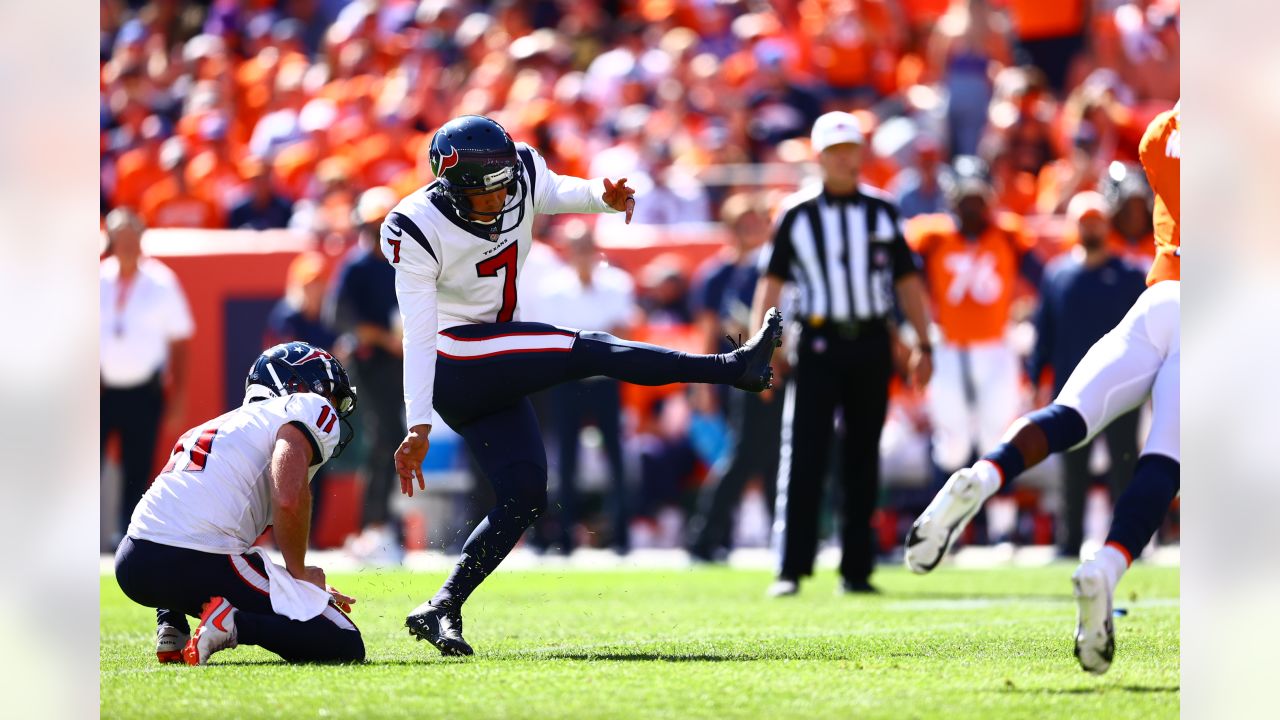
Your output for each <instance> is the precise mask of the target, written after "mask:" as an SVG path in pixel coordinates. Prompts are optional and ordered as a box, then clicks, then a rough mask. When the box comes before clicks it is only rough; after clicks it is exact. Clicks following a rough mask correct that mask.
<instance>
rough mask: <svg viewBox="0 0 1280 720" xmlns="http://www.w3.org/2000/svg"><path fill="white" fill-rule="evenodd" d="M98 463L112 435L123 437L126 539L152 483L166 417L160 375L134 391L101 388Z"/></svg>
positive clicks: (122, 529) (121, 528) (121, 514)
mask: <svg viewBox="0 0 1280 720" xmlns="http://www.w3.org/2000/svg"><path fill="white" fill-rule="evenodd" d="M98 409H99V411H100V412H101V419H100V422H99V435H98V440H99V445H98V453H99V460H101V455H102V454H103V453H105V451H106V448H107V440H108V439H109V438H110V437H111V435H112V434H113V433H114V434H118V435H119V436H120V466H121V475H122V482H121V489H120V510H119V516H118V518H119V519H118V522H119V523H120V524H119V526H118V527H117V528H116V532H117V533H118V536H122V535H124V532H125V530H126V529H127V528H128V527H129V520H130V518H132V517H133V509H134V507H135V506H137V504H138V501H139V500H141V499H142V494H143V493H145V492H146V491H147V485H149V484H150V483H151V478H152V474H151V471H152V463H153V462H154V461H155V456H156V437H157V435H158V434H159V432H160V417H161V415H162V414H163V413H164V387H163V382H162V381H161V379H160V373H156V374H155V376H153V377H152V378H151V379H150V380H148V381H147V382H145V383H143V384H141V385H137V386H135V387H124V388H113V387H108V386H106V385H103V386H102V391H101V394H100V396H99V406H98ZM174 439H175V440H176V439H177V438H174Z"/></svg>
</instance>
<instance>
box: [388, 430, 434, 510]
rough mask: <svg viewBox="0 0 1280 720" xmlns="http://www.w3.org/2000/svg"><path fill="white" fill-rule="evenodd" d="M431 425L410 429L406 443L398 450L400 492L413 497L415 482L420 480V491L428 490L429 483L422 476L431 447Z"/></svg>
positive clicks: (397, 462) (397, 466) (405, 439)
mask: <svg viewBox="0 0 1280 720" xmlns="http://www.w3.org/2000/svg"><path fill="white" fill-rule="evenodd" d="M430 434H431V426H430V425H414V426H413V427H411V428H409V434H408V435H405V437H404V442H402V443H400V448H399V449H398V450H396V473H397V474H398V475H399V476H400V492H402V493H404V494H405V495H408V496H409V497H413V481H414V478H417V480H418V489H419V490H426V489H427V481H426V479H425V478H424V477H423V476H422V461H423V460H426V458H427V450H428V449H429V448H430V447H431V440H430V439H429V438H428V436H429V435H430Z"/></svg>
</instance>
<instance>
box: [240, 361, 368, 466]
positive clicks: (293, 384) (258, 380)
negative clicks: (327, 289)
mask: <svg viewBox="0 0 1280 720" xmlns="http://www.w3.org/2000/svg"><path fill="white" fill-rule="evenodd" d="M297 392H313V393H315V394H317V395H321V396H323V397H326V398H328V399H329V400H330V401H331V402H332V403H333V405H334V409H335V410H337V411H338V418H339V420H340V421H341V423H342V426H341V430H340V431H339V433H338V445H337V447H335V448H334V449H333V455H331V456H330V459H332V458H336V457H338V456H339V455H341V454H342V451H343V449H345V448H346V447H347V444H348V443H350V442H351V439H352V438H353V437H354V436H355V430H354V429H353V428H352V427H351V423H350V422H348V421H347V416H348V415H350V414H351V413H352V412H353V411H354V410H355V409H356V388H355V386H353V385H352V384H351V378H349V377H348V376H347V371H346V369H345V368H343V367H342V363H340V362H338V359H337V358H335V357H334V356H332V355H330V354H329V353H328V352H327V351H325V350H322V349H320V348H318V347H316V346H314V345H310V344H308V343H304V342H288V343H282V344H280V345H276V346H275V347H271V348H267V349H266V350H264V351H263V352H262V354H261V355H259V356H258V358H257V359H256V360H254V361H253V365H252V366H250V368H249V374H248V375H247V376H246V377H245V379H244V404H245V405H248V404H249V403H251V402H257V401H259V400H265V399H267V398H273V397H284V396H285V395H292V394H294V393H297Z"/></svg>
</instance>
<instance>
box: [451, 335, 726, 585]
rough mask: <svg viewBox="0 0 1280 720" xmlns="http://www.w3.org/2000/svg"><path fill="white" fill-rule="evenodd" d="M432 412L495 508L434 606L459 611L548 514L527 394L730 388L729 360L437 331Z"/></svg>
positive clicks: (605, 338) (558, 339)
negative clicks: (610, 385)
mask: <svg viewBox="0 0 1280 720" xmlns="http://www.w3.org/2000/svg"><path fill="white" fill-rule="evenodd" d="M440 335H441V336H442V337H441V338H440V345H439V346H438V348H437V360H436V384H435V409H436V411H437V412H439V413H440V416H441V417H443V418H444V420H445V421H446V422H447V423H449V425H450V427H452V428H453V429H454V430H456V431H457V432H458V434H459V435H461V436H462V438H463V439H464V440H465V441H466V443H467V447H468V448H470V449H471V452H472V454H473V455H474V456H475V459H476V463H477V464H478V465H479V466H480V469H481V471H482V472H483V473H484V475H485V477H486V478H488V480H489V483H490V485H492V486H493V491H494V495H495V496H496V498H497V504H496V505H495V507H494V508H493V509H492V510H490V511H489V513H488V515H486V516H485V517H484V519H483V520H481V521H480V523H479V524H478V525H477V526H476V528H475V530H474V531H473V532H472V533H471V536H470V537H469V538H467V542H466V544H465V545H463V548H462V557H461V558H460V559H459V561H458V564H457V566H456V567H454V569H453V572H452V573H451V574H450V575H449V578H448V580H446V581H445V583H444V586H443V587H442V588H441V589H440V592H439V593H437V594H436V596H435V597H434V598H433V599H432V604H434V605H437V606H440V607H454V606H459V605H461V604H462V603H463V602H465V601H466V599H467V598H468V597H469V596H470V595H471V593H472V592H473V591H474V590H475V589H476V587H477V586H479V585H480V583H481V582H483V581H484V579H485V577H487V576H488V575H489V573H491V572H493V570H494V569H495V568H497V567H498V564H499V563H501V562H502V560H503V559H504V558H505V557H506V556H507V554H508V553H510V552H511V549H512V548H514V547H515V545H516V542H518V541H519V540H520V536H521V535H523V534H524V531H525V530H526V529H527V528H528V527H529V526H530V525H532V524H533V522H534V520H536V519H537V518H538V517H539V516H540V515H541V514H542V513H543V512H544V511H545V510H546V508H547V456H546V449H545V448H544V447H543V444H542V433H541V431H540V430H539V428H538V421H537V419H536V418H535V417H534V413H533V407H532V405H531V404H530V403H529V400H528V399H527V396H528V395H530V394H531V393H535V392H538V391H540V390H545V389H547V388H550V387H553V386H555V385H559V384H560V383H563V382H566V381H570V380H581V379H584V378H589V377H595V376H605V377H611V378H614V379H617V380H622V381H624V382H629V383H634V384H637V385H666V384H669V383H677V382H703V383H722V384H730V383H733V382H735V381H736V380H737V379H738V378H739V377H740V376H741V375H742V367H741V366H740V365H739V364H738V363H737V362H736V361H735V360H734V359H733V358H732V356H731V355H694V354H690V353H684V352H679V351H676V350H670V349H668V348H663V347H658V346H656V345H649V344H646V343H638V342H630V341H626V340H621V339H619V338H616V337H614V336H612V335H609V334H608V333H603V332H595V331H575V330H567V329H564V328H558V327H555V326H552V325H546V324H543V323H526V322H512V323H490V324H483V325H463V326H459V327H454V328H450V329H448V330H444V331H442V332H441V333H440Z"/></svg>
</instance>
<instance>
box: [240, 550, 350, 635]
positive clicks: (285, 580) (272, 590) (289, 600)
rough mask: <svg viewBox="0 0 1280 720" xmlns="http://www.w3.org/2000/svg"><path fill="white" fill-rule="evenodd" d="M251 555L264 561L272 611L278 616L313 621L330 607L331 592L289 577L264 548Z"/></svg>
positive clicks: (287, 572) (252, 551) (253, 551)
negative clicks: (312, 619) (272, 560)
mask: <svg viewBox="0 0 1280 720" xmlns="http://www.w3.org/2000/svg"><path fill="white" fill-rule="evenodd" d="M249 552H250V553H253V554H256V555H258V556H259V557H261V558H262V564H263V565H265V566H266V568H267V582H268V583H269V594H270V596H271V609H272V610H274V611H275V613H276V614H277V615H283V616H285V617H287V618H289V619H290V620H310V619H311V618H313V617H316V616H317V615H319V614H320V613H322V612H324V609H325V607H326V606H327V605H328V604H329V597H330V596H329V593H328V592H326V591H324V590H321V589H320V588H318V587H316V586H315V585H312V584H311V583H309V582H307V581H305V580H299V579H297V578H295V577H294V576H292V575H290V574H289V571H288V570H286V569H284V567H283V566H281V565H277V564H275V563H274V562H271V557H270V556H269V555H267V553H266V551H265V550H263V549H262V548H260V547H252V548H249Z"/></svg>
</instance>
